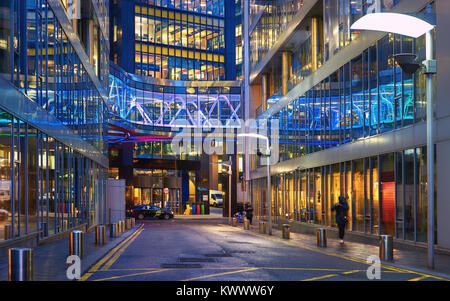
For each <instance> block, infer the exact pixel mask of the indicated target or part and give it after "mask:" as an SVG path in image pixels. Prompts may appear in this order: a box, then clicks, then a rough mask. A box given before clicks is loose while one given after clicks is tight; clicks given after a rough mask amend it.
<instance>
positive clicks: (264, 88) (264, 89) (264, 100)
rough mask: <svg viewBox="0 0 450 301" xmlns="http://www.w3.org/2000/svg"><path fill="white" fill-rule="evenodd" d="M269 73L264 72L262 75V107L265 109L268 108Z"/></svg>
mask: <svg viewBox="0 0 450 301" xmlns="http://www.w3.org/2000/svg"><path fill="white" fill-rule="evenodd" d="M267 79H268V75H267V74H263V75H262V77H261V96H262V108H263V111H266V110H267V98H268V96H269V95H268V85H267Z"/></svg>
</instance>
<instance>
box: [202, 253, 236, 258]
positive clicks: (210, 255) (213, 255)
mask: <svg viewBox="0 0 450 301" xmlns="http://www.w3.org/2000/svg"><path fill="white" fill-rule="evenodd" d="M204 256H205V257H232V256H233V255H231V254H230V253H218V254H205V255H204Z"/></svg>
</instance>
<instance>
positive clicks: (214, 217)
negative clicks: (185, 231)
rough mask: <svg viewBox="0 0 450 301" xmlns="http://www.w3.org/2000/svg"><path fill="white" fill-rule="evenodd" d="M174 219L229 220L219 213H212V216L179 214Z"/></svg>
mask: <svg viewBox="0 0 450 301" xmlns="http://www.w3.org/2000/svg"><path fill="white" fill-rule="evenodd" d="M174 219H183V220H184V219H202V220H203V219H227V218H226V217H223V216H222V214H219V213H210V214H204V215H201V214H196V215H192V214H191V215H184V214H179V215H175V217H174Z"/></svg>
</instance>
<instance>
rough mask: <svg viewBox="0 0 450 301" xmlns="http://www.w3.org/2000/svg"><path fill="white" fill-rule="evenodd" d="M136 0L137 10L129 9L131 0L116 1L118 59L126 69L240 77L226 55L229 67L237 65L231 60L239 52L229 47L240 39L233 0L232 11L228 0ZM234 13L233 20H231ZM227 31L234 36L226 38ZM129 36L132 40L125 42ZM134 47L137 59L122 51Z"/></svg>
mask: <svg viewBox="0 0 450 301" xmlns="http://www.w3.org/2000/svg"><path fill="white" fill-rule="evenodd" d="M132 2H133V3H131V4H132V5H133V8H132V9H133V13H131V12H130V11H127V10H130V9H131V4H128V3H124V2H123V1H114V3H112V4H111V22H112V24H111V36H112V52H111V60H112V61H113V62H114V63H116V64H118V65H120V66H122V67H123V68H125V70H126V71H127V72H130V73H134V74H137V75H143V76H150V77H154V78H161V79H170V80H184V81H187V80H216V81H217V80H224V79H230V80H235V78H231V77H230V76H229V75H227V74H226V68H227V66H226V61H228V60H229V61H230V67H229V68H230V70H229V71H232V70H235V67H234V66H233V68H231V63H232V62H231V61H232V59H233V60H234V57H235V55H236V54H235V53H232V56H230V54H228V53H227V51H226V49H225V47H226V45H225V44H227V45H228V46H232V47H233V48H234V45H232V44H234V43H235V41H234V39H235V37H234V36H232V33H234V30H235V28H234V17H235V15H234V13H235V11H234V2H233V3H232V4H233V5H232V6H231V7H229V8H228V10H230V11H229V12H226V9H227V7H228V6H229V5H228V4H227V3H225V2H224V1H223V0H217V1H216V0H214V1H203V0H202V1H190V3H188V2H186V1H147V0H142V1H141V0H135V1H132ZM227 5H228V6H227ZM125 6H126V7H125ZM129 6H130V7H129ZM231 9H233V10H231ZM227 15H229V16H232V18H231V17H227ZM230 18H231V20H232V21H233V22H231V24H230V25H226V24H225V23H226V22H227V20H228V19H230ZM128 22H130V24H128ZM231 26H233V28H231ZM131 31H132V32H131ZM131 34H133V36H129V35H131ZM227 35H228V36H230V38H233V39H232V40H231V41H232V42H226V41H227ZM125 36H126V39H127V41H129V42H130V43H132V45H126V46H125V45H124V44H123V43H126V42H125V39H124V38H125ZM125 48H126V49H125ZM133 48H134V49H133ZM122 51H124V52H123V53H122ZM131 52H133V58H134V60H133V61H131V60H130V58H127V59H125V58H124V57H123V56H124V55H127V56H129V55H131Z"/></svg>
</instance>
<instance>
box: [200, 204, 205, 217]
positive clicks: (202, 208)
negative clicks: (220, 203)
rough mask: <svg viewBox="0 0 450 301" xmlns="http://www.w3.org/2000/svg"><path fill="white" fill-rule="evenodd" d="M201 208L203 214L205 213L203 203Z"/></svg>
mask: <svg viewBox="0 0 450 301" xmlns="http://www.w3.org/2000/svg"><path fill="white" fill-rule="evenodd" d="M200 208H201V209H200V210H201V215H205V205H204V204H202V205H201V207H200Z"/></svg>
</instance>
